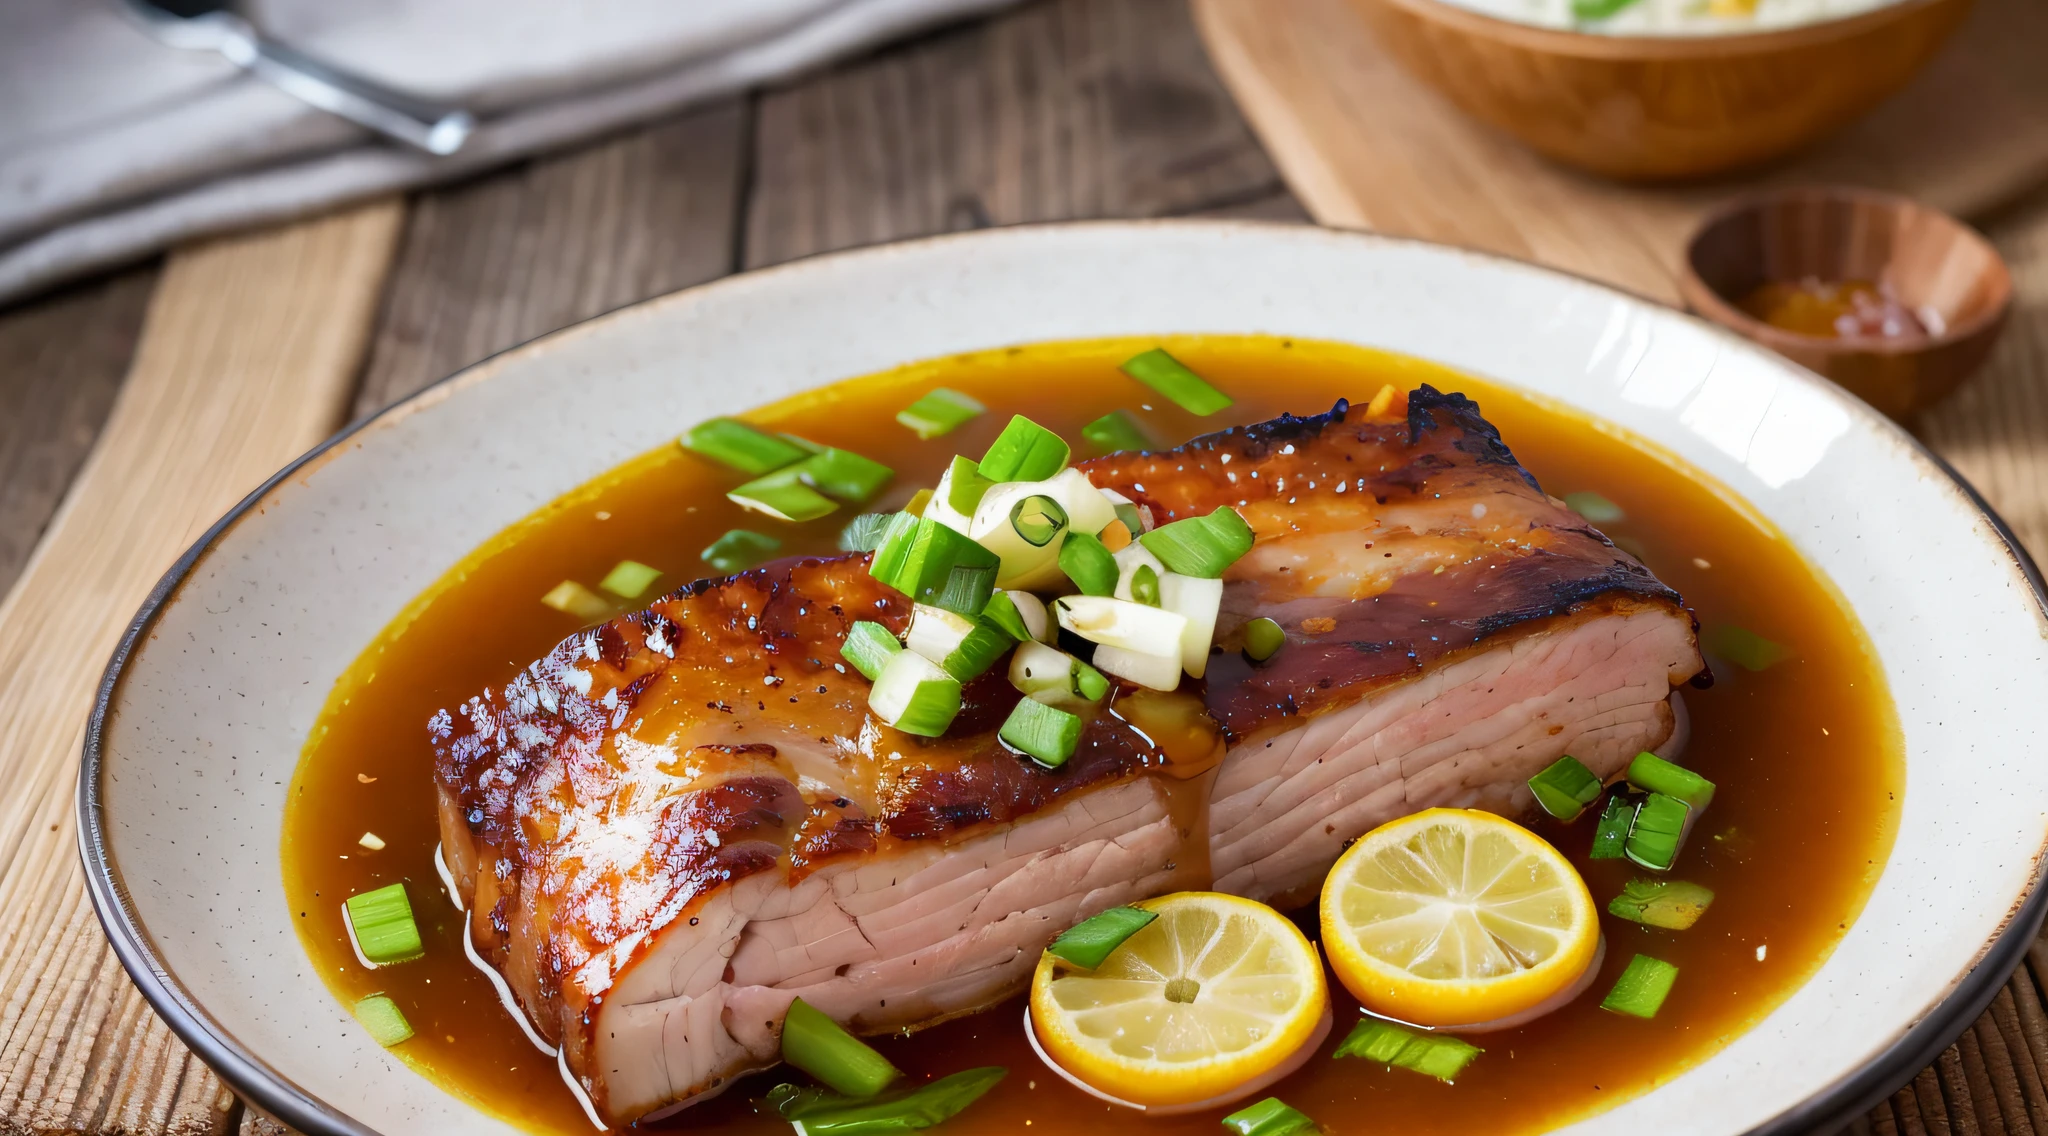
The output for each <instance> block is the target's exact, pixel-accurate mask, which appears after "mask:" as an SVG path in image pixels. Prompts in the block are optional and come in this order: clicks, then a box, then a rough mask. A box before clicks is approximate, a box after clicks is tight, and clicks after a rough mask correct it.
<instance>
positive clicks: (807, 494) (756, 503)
mask: <svg viewBox="0 0 2048 1136" xmlns="http://www.w3.org/2000/svg"><path fill="white" fill-rule="evenodd" d="M800 464H801V463H800ZM800 464H799V465H791V466H784V467H783V468H781V469H778V470H776V471H775V472H774V473H770V474H766V475H764V476H761V477H757V478H755V479H754V480H752V481H749V482H747V483H746V484H744V485H741V486H739V487H738V488H736V489H731V490H727V491H726V494H725V495H726V498H727V499H728V500H730V501H732V503H733V504H735V505H738V506H739V507H740V508H742V509H752V510H753V511H754V512H756V513H766V514H767V515H769V516H771V517H774V518H775V519H776V520H778V521H815V520H817V519H818V518H819V517H822V516H825V515H826V514H828V513H831V512H832V511H833V510H835V509H837V508H839V505H838V504H837V503H836V502H834V501H833V500H832V499H831V498H830V497H827V496H825V495H824V494H823V493H820V492H818V491H817V490H816V489H814V488H812V487H811V486H809V485H806V484H804V482H803V478H802V475H801V474H800V473H799V472H798V471H799V469H800Z"/></svg>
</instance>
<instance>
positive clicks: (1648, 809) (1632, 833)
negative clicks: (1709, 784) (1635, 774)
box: [1622, 793, 1692, 872]
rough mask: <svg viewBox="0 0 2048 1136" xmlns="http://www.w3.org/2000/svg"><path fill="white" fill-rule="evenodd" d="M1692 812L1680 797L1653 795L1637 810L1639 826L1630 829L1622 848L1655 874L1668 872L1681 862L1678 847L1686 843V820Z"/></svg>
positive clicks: (1644, 800) (1636, 821)
mask: <svg viewBox="0 0 2048 1136" xmlns="http://www.w3.org/2000/svg"><path fill="white" fill-rule="evenodd" d="M1691 813H1692V810H1691V809H1689V808H1687V807H1686V804H1685V802H1684V801H1681V800H1679V799H1678V798H1677V797H1667V796H1665V795H1664V794H1662V793H1652V794H1650V795H1649V796H1647V797H1644V798H1643V803H1642V804H1641V805H1640V806H1638V807H1637V808H1636V819H1635V823H1634V824H1631V825H1630V826H1629V829H1628V842H1627V843H1626V844H1624V845H1623V846H1622V851H1623V852H1625V853H1627V855H1628V858H1629V860H1630V862H1632V863H1635V864H1638V865H1641V866H1642V867H1645V868H1648V869H1650V870H1651V871H1653V872H1668V871H1670V870H1671V865H1673V864H1675V863H1677V862H1678V846H1679V844H1680V843H1681V842H1682V841H1684V839H1685V829H1686V819H1687V817H1688V816H1689V815H1690V814H1691Z"/></svg>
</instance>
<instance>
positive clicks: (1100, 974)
mask: <svg viewBox="0 0 2048 1136" xmlns="http://www.w3.org/2000/svg"><path fill="white" fill-rule="evenodd" d="M1134 906H1137V907H1142V908H1144V909H1146V910H1148V911H1155V912H1158V913H1159V918H1157V919H1155V920H1153V921H1152V922H1151V923H1149V924H1147V925H1146V926H1145V927H1143V928H1142V929H1140V930H1139V931H1138V932H1137V933H1136V934H1133V935H1132V936H1131V937H1130V938H1128V939H1125V940H1124V941H1123V943H1122V944H1121V945H1119V946H1118V947H1117V948H1116V949H1115V950H1114V951H1111V952H1110V954H1109V957H1108V958H1105V959H1103V960H1102V965H1101V966H1099V967H1096V968H1095V969H1094V970H1092V971H1091V970H1083V969H1081V968H1079V967H1076V966H1074V965H1073V964H1072V963H1069V962H1067V961H1065V960H1063V959H1060V958H1058V957H1056V956H1054V955H1051V954H1047V955H1045V956H1044V957H1042V958H1040V959H1039V962H1038V972H1037V973H1036V974H1034V975H1033V976H1032V979H1031V1015H1030V1021H1031V1023H1032V1028H1033V1031H1034V1034H1035V1040H1036V1041H1037V1042H1038V1044H1039V1046H1040V1048H1041V1049H1042V1051H1043V1052H1044V1054H1045V1055H1046V1056H1047V1057H1048V1058H1050V1059H1051V1061H1052V1062H1053V1063H1054V1065H1055V1067H1056V1068H1058V1069H1059V1070H1061V1071H1062V1072H1064V1073H1066V1074H1068V1075H1069V1076H1070V1077H1073V1078H1076V1079H1078V1080H1079V1081H1080V1082H1082V1084H1083V1085H1084V1086H1086V1087H1089V1088H1092V1089H1094V1090H1097V1091H1098V1093H1099V1094H1101V1095H1106V1096H1108V1097H1110V1098H1114V1099H1116V1100H1118V1101H1119V1102H1122V1103H1129V1104H1132V1105H1136V1106H1140V1107H1144V1108H1147V1109H1148V1110H1159V1109H1161V1107H1162V1106H1168V1107H1170V1106H1175V1105H1192V1104H1197V1103H1199V1104H1202V1105H1205V1106H1206V1105H1210V1104H1222V1103H1225V1102H1226V1101H1228V1100H1232V1099H1236V1098H1237V1097H1238V1096H1241V1095H1245V1094H1249V1093H1250V1092H1252V1091H1255V1090H1256V1089H1257V1088H1260V1087H1263V1086H1264V1085H1265V1084H1268V1083H1270V1082H1271V1081H1272V1080H1274V1079H1277V1077H1278V1076H1279V1075H1282V1074H1284V1072H1285V1071H1286V1070H1287V1069H1288V1068H1292V1067H1293V1066H1294V1065H1298V1064H1299V1063H1300V1062H1299V1060H1298V1058H1299V1056H1300V1055H1301V1054H1302V1053H1303V1052H1305V1047H1311V1046H1313V1045H1314V1044H1315V1042H1316V1041H1318V1040H1319V1039H1320V1037H1321V1035H1322V1034H1324V1033H1327V1032H1328V1030H1329V1021H1330V1015H1329V1004H1330V997H1329V991H1328V990H1327V988H1325V986H1324V984H1323V966H1322V961H1321V960H1320V959H1318V958H1317V957H1316V950H1315V948H1314V947H1313V946H1310V945H1309V941H1308V939H1307V937H1305V936H1304V935H1302V933H1301V931H1300V930H1299V929H1298V928H1296V927H1295V925H1294V924H1293V923H1291V922H1289V921H1288V920H1287V918H1286V917H1285V916H1283V915H1281V914H1280V913H1279V912H1277V911H1275V910H1273V909H1272V908H1270V907H1267V906H1266V905H1265V904H1263V903H1254V902H1252V901H1251V900H1248V899H1240V898H1238V897H1237V896H1234V895H1220V894H1218V893H1215V892H1198V891H1197V892H1179V893H1177V894H1174V895H1167V896H1161V897H1160V898H1158V899H1151V900H1146V901H1144V902H1143V903H1139V904H1135V905H1134ZM1290 1059H1293V1060H1290Z"/></svg>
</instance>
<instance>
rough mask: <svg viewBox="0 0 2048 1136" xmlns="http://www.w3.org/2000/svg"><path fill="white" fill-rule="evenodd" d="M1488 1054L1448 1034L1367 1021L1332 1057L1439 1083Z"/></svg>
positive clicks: (1355, 1030)
mask: <svg viewBox="0 0 2048 1136" xmlns="http://www.w3.org/2000/svg"><path fill="white" fill-rule="evenodd" d="M1484 1052H1486V1051H1485V1050H1483V1049H1481V1048H1479V1047H1478V1046H1476V1045H1473V1044H1472V1043H1471V1042H1468V1041H1460V1040H1459V1039H1457V1038H1455V1037H1451V1036H1450V1035H1448V1034H1441V1033H1419V1032H1417V1031H1415V1030H1411V1029H1407V1028H1405V1027H1403V1026H1397V1025H1395V1024H1394V1023H1392V1022H1383V1021H1380V1020H1378V1019H1376V1018H1366V1019H1365V1020H1363V1021H1361V1022H1359V1023H1358V1024H1357V1025H1356V1026H1353V1027H1352V1029H1351V1034H1350V1036H1348V1037H1346V1038H1345V1039H1344V1041H1343V1044H1341V1045H1339V1046H1337V1051H1336V1052H1335V1053H1333V1054H1331V1056H1332V1057H1363V1058H1365V1059H1366V1060H1367V1061H1372V1062H1376V1063H1378V1064H1381V1065H1399V1066H1400V1067H1401V1068H1403V1069H1413V1070H1414V1071H1415V1072H1417V1073H1426V1074H1428V1075H1429V1076H1432V1077H1435V1078H1436V1079H1437V1080H1439V1081H1446V1082H1448V1081H1450V1080H1452V1079H1453V1078H1455V1077H1456V1076H1457V1075H1458V1074H1459V1073H1461V1072H1463V1071H1464V1069H1465V1066H1467V1065H1470V1064H1471V1063H1472V1059H1473V1058H1474V1057H1477V1056H1479V1055H1480V1054H1482V1053H1484Z"/></svg>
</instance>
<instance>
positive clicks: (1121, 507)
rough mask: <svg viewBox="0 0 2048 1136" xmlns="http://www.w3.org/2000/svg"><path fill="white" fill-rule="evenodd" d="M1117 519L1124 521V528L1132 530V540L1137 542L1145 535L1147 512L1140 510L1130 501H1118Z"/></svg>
mask: <svg viewBox="0 0 2048 1136" xmlns="http://www.w3.org/2000/svg"><path fill="white" fill-rule="evenodd" d="M1116 519H1117V520H1119V521H1122V522H1123V524H1124V527H1125V528H1127V529H1129V530H1131V537H1132V539H1134V540H1135V539H1136V538H1138V537H1141V536H1143V535H1145V510H1143V509H1140V508H1138V507H1137V506H1136V505H1133V504H1132V503H1130V502H1129V501H1118V502H1117V503H1116Z"/></svg>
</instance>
